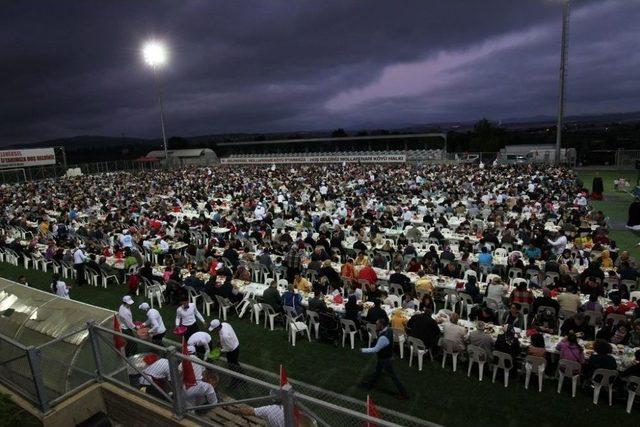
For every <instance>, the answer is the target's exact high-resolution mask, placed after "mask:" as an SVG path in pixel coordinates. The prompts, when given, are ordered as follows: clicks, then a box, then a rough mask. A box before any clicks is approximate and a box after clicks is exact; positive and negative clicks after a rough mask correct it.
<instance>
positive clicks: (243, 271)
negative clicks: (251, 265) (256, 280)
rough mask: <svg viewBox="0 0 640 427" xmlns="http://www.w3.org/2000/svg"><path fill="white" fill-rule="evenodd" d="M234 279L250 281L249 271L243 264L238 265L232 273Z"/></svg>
mask: <svg viewBox="0 0 640 427" xmlns="http://www.w3.org/2000/svg"><path fill="white" fill-rule="evenodd" d="M233 278H234V279H235V280H242V281H243V282H250V281H251V272H250V271H249V270H248V269H247V268H246V267H245V266H243V265H240V266H238V268H237V269H236V271H235V273H233Z"/></svg>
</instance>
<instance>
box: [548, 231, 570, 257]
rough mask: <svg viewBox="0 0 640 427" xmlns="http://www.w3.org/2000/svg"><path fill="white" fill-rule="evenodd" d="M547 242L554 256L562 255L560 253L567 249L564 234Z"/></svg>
mask: <svg viewBox="0 0 640 427" xmlns="http://www.w3.org/2000/svg"><path fill="white" fill-rule="evenodd" d="M547 242H549V244H550V245H551V246H553V252H554V253H555V254H556V255H562V252H564V250H565V249H566V248H567V236H565V235H564V234H560V235H557V238H556V239H555V240H551V239H548V240H547Z"/></svg>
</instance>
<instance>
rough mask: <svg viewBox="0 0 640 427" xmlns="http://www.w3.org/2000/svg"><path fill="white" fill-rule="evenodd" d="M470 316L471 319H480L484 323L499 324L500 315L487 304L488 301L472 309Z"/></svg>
mask: <svg viewBox="0 0 640 427" xmlns="http://www.w3.org/2000/svg"><path fill="white" fill-rule="evenodd" d="M469 318H470V319H471V320H478V321H481V322H484V323H493V324H494V325H497V324H498V315H497V314H496V313H495V312H494V311H493V310H492V309H491V308H489V307H488V306H487V303H486V302H484V301H483V302H482V303H480V305H477V306H475V307H473V308H472V309H471V313H469Z"/></svg>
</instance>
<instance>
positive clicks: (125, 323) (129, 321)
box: [118, 295, 138, 357]
mask: <svg viewBox="0 0 640 427" xmlns="http://www.w3.org/2000/svg"><path fill="white" fill-rule="evenodd" d="M131 305H133V298H131V297H130V296H129V295H125V296H123V297H122V304H120V308H118V319H119V320H120V330H121V331H122V333H123V334H126V335H129V336H133V331H134V330H136V329H137V327H136V325H135V324H134V323H133V315H132V314H131ZM137 350H138V346H137V344H136V343H135V342H134V341H133V340H127V345H126V346H125V348H124V354H125V356H126V357H129V356H131V355H134V354H136V353H137Z"/></svg>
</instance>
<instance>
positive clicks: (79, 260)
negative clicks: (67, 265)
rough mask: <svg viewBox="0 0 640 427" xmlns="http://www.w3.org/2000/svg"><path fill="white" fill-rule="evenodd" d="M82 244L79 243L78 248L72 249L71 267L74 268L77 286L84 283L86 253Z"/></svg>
mask: <svg viewBox="0 0 640 427" xmlns="http://www.w3.org/2000/svg"><path fill="white" fill-rule="evenodd" d="M83 249H84V245H83V244H81V245H80V246H78V248H77V249H76V250H75V251H73V268H75V270H76V283H77V284H78V286H82V285H83V284H84V261H85V260H86V258H87V255H86V254H85V253H84V251H83Z"/></svg>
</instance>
